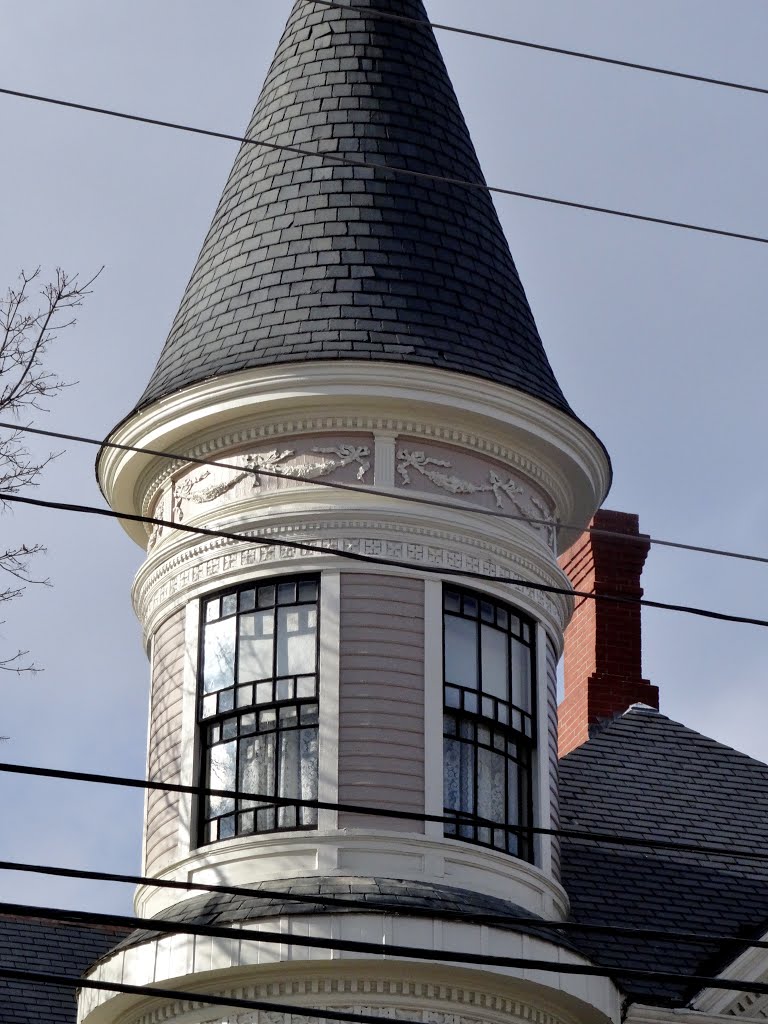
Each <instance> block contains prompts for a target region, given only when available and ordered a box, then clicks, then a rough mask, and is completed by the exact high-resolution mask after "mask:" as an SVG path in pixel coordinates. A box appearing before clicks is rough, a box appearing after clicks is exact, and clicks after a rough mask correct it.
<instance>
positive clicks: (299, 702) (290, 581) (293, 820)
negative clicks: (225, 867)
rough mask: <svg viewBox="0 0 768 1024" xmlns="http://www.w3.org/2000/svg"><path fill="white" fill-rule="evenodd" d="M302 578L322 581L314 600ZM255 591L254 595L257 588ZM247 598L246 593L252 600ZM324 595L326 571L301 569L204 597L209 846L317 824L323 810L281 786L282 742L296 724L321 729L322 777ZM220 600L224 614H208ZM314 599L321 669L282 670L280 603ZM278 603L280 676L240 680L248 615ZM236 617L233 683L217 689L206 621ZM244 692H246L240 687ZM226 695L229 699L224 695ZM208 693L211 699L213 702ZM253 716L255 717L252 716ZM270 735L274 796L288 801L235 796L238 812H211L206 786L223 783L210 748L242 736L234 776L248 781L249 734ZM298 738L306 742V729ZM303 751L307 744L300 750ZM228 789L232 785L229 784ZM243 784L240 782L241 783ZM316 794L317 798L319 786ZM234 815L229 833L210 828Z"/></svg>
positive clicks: (201, 830) (200, 831) (203, 808)
mask: <svg viewBox="0 0 768 1024" xmlns="http://www.w3.org/2000/svg"><path fill="white" fill-rule="evenodd" d="M302 584H309V585H312V586H313V587H314V595H315V596H314V597H313V598H307V599H303V600H302V599H300V598H299V595H300V589H299V588H300V587H301V585H302ZM281 586H293V587H294V588H295V595H296V600H294V601H283V602H280V601H279V600H278V597H279V588H280V587H281ZM269 588H274V590H275V598H274V602H273V603H272V604H269V605H268V604H259V600H258V599H259V591H260V590H268V589H269ZM251 594H253V595H254V596H253V598H251V597H250V596H249V595H251ZM244 598H245V600H244ZM320 598H321V575H320V573H301V574H295V575H288V576H278V577H268V578H264V579H257V580H250V581H248V582H246V583H242V584H238V585H236V586H231V587H227V588H225V589H222V590H218V591H215V592H212V593H209V594H205V595H204V596H203V597H202V598H201V599H200V602H199V622H200V626H199V638H198V656H197V683H196V694H195V728H196V744H197V756H196V760H197V768H198V779H199V788H200V790H201V792H200V794H199V796H198V799H197V801H196V822H197V824H196V829H195V831H196V834H197V845H198V846H208V845H211V844H216V843H219V842H226V841H227V840H230V839H238V838H243V837H249V836H250V837H253V836H262V835H268V834H273V833H280V832H295V831H311V830H314V829H317V827H318V822H317V809H316V808H306V807H301V806H300V804H301V801H302V799H303V798H302V797H301V796H299V797H297V798H296V802H295V803H291V802H289V803H287V804H286V803H284V802H283V797H282V795H281V794H280V792H279V789H280V756H281V755H280V749H281V742H280V741H281V737H282V736H283V735H284V734H287V733H289V732H293V731H301V732H304V731H307V730H310V729H311V730H314V749H315V755H314V756H315V761H316V764H315V777H316V779H317V778H318V777H319V770H318V768H319V764H318V763H317V762H319V713H320V692H321V689H320V686H321V684H320V630H321V609H320ZM216 601H218V602H220V608H221V611H222V613H223V614H220V615H219V616H215V617H214V618H212V619H209V618H208V615H207V612H208V609H209V607H210V606H211V605H212V604H213V603H214V602H216ZM225 602H227V603H228V604H229V607H230V610H229V611H228V612H226V613H224V607H225ZM232 603H234V609H233V610H232ZM312 606H314V608H315V611H316V621H315V663H314V672H313V673H305V674H298V675H284V676H278V675H277V667H278V666H277V659H278V643H279V641H278V626H277V615H278V609H280V608H302V607H312ZM269 607H272V608H274V611H275V625H274V631H273V637H272V675H271V677H270V679H262V680H259V681H256V680H251V681H249V682H241V681H240V679H239V667H240V666H239V658H240V651H239V649H240V644H239V643H238V640H239V638H240V637H241V635H245V634H241V632H240V622H239V620H240V618H241V616H244V615H249V614H253V613H255V612H258V611H264V610H266V609H267V608H269ZM232 618H234V619H236V620H237V621H236V624H235V639H234V666H233V682H232V685H230V686H225V687H222V688H221V689H218V690H213V691H212V692H206V690H205V643H206V624H207V623H208V622H209V621H210V622H216V621H223V620H225V619H232ZM310 678H312V679H314V693H313V694H311V695H306V696H298V690H299V680H308V679H310ZM286 681H289V682H291V683H292V686H291V694H290V695H289V696H285V695H281V693H280V690H279V684H280V683H285V682H286ZM267 684H269V685H270V686H271V698H270V699H268V700H262V699H259V694H258V691H257V687H261V686H266V685H267ZM249 689H250V691H251V696H250V700H247V699H246V698H247V696H248V695H247V693H246V694H243V691H247V690H249ZM238 691H240V692H238ZM222 697H223V698H224V699H223V700H222V699H221V698H222ZM212 698H213V700H214V701H215V711H213V712H211V700H212ZM206 700H207V701H208V702H209V704H208V706H207V707H206V704H205V702H206ZM293 711H295V720H293V721H291V720H290V719H291V712H293ZM270 714H273V715H274V727H273V728H270V727H269V726H268V725H266V726H264V727H262V723H266V722H267V721H268V718H269V715H270ZM249 719H253V720H254V721H253V722H250V721H249ZM232 722H234V723H235V725H236V729H235V731H232V730H233V726H232V725H231V724H230V723H232ZM225 726H229V735H227V736H225V735H224V729H225ZM217 728H218V729H219V734H218V739H212V736H213V735H214V734H215V730H216V729H217ZM256 736H259V737H266V736H274V742H273V749H272V757H273V758H274V761H273V765H272V777H273V790H272V794H271V795H272V796H273V797H274V798H280V803H279V804H278V803H270V802H268V801H264V802H261V801H260V802H259V803H258V805H257V804H256V803H255V802H254V801H247V800H236V801H233V804H234V807H233V810H231V811H226V812H224V813H221V814H210V813H209V801H208V798H207V797H206V796H205V794H204V792H203V790H205V789H207V788H214V789H216V788H219V787H218V786H212V785H211V784H210V772H211V761H210V751H211V750H212V749H213V748H214V747H215V746H216V745H217V744H218V743H219V742H225V741H230V740H236V741H237V748H236V755H235V768H234V778H235V780H236V782H238V781H239V780H240V770H241V758H242V757H243V756H244V753H243V744H242V743H241V741H242V740H247V739H249V738H252V737H256ZM297 742H299V743H300V742H301V736H300V737H299V739H298V741H297ZM299 754H300V750H299ZM227 788H228V787H227ZM233 788H234V789H239V786H238V785H235V786H234V787H233ZM312 799H317V794H316V793H315V794H314V796H313V797H312ZM255 812H260V813H261V815H262V820H263V819H264V817H266V816H267V815H268V814H269V815H271V817H272V820H273V825H272V827H257V826H258V819H257V817H256V813H255ZM249 814H251V815H252V816H253V827H252V828H245V827H243V822H244V820H245V816H246V815H249ZM226 818H233V819H234V829H233V830H232V831H231V832H229V831H227V834H225V835H222V834H221V826H220V825H218V826H217V828H216V830H215V832H216V835H215V837H213V838H212V837H211V832H212V830H211V829H209V825H210V824H211V822H213V821H217V822H221V821H222V820H223V819H226Z"/></svg>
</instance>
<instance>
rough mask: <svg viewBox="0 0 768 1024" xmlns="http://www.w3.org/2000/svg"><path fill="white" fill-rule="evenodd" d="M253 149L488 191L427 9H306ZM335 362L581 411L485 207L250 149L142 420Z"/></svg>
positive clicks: (401, 5)
mask: <svg viewBox="0 0 768 1024" xmlns="http://www.w3.org/2000/svg"><path fill="white" fill-rule="evenodd" d="M377 10H378V11H386V12H388V13H391V14H397V15H405V16H407V17H410V18H417V19H419V20H421V21H423V22H424V27H423V28H422V27H420V26H415V25H412V24H407V23H403V22H397V21H393V20H391V19H388V18H384V17H382V16H381V14H377V13H375V11H377ZM247 137H248V138H249V139H258V140H261V141H263V142H268V143H277V144H278V145H284V146H297V147H301V148H302V149H306V150H308V151H310V152H311V153H319V154H322V153H332V154H337V155H342V156H345V155H348V156H349V159H350V160H354V159H355V157H357V158H358V159H364V160H366V161H374V162H376V163H379V164H386V165H389V166H392V167H397V168H407V169H410V170H415V171H421V172H427V173H429V174H436V175H442V176H445V177H451V178H463V179H468V180H470V181H473V182H482V181H483V180H484V179H483V176H482V172H481V170H480V166H479V164H478V160H477V156H476V154H475V150H474V148H473V146H472V142H471V140H470V137H469V132H468V131H467V127H466V124H465V122H464V118H463V116H462V114H461V111H460V109H459V106H458V103H457V100H456V96H455V93H454V91H453V87H452V85H451V82H450V80H449V78H448V74H447V72H446V69H445V65H444V63H443V60H442V57H441V55H440V51H439V49H438V46H437V42H436V40H435V38H434V34H433V32H432V29H431V28H430V26H429V25H428V23H427V14H426V11H425V9H424V6H423V4H422V2H421V0H344V8H341V9H340V8H338V7H328V6H325V5H324V4H319V3H316V2H313V0H298V2H297V3H296V4H295V5H294V8H293V11H292V13H291V16H290V18H289V20H288V24H287V26H286V29H285V32H284V34H283V37H282V39H281V41H280V45H279V47H278V50H277V54H276V56H275V59H274V61H273V63H272V67H271V68H270V71H269V74H268V76H267V79H266V82H265V84H264V88H263V91H262V94H261V98H260V99H259V102H258V104H257V106H256V110H255V112H254V114H253V118H252V120H251V123H250V126H249V128H248V132H247ZM320 359H332V360H340V359H343V360H350V359H354V360H365V361H370V360H385V361H387V362H405V363H418V364H423V365H428V366H433V367H440V368H443V369H447V370H453V371H458V372H461V373H468V374H472V375H475V376H479V377H483V378H486V379H488V380H493V381H496V382H499V383H503V384H507V385H509V386H510V387H513V388H517V389H519V390H521V391H524V392H526V393H528V394H530V395H534V396H535V397H537V398H541V399H543V400H544V401H546V402H549V403H551V404H552V405H554V406H557V407H558V408H559V409H562V410H564V411H566V412H570V410H569V407H568V404H567V403H566V401H565V399H564V397H563V395H562V392H561V391H560V388H559V386H558V384H557V381H556V380H555V377H554V374H553V373H552V370H551V368H550V365H549V363H548V361H547V357H546V355H545V353H544V349H543V347H542V344H541V340H540V338H539V334H538V331H537V329H536V324H535V323H534V320H533V316H532V314H531V310H530V308H529V306H528V302H527V299H526V297H525V292H524V291H523V287H522V285H521V283H520V279H519V277H518V275H517V271H516V269H515V265H514V262H513V260H512V256H511V254H510V251H509V246H508V245H507V242H506V239H505V237H504V234H503V232H502V229H501V225H500V224H499V220H498V217H497V215H496V211H495V209H494V206H493V202H492V200H491V197H490V195H489V194H488V193H487V192H486V191H484V190H480V189H467V188H464V187H461V186H457V185H452V184H447V183H437V182H433V181H428V180H427V181H425V180H423V179H418V178H414V177H410V176H407V175H395V174H390V173H387V172H386V171H382V170H379V169H373V168H370V167H357V168H353V167H348V166H340V165H339V164H338V163H333V162H328V161H323V160H322V159H318V158H316V157H312V156H304V155H301V154H295V153H291V152H286V151H282V150H275V149H269V148H267V147H262V146H256V145H250V144H243V146H242V148H241V149H240V152H239V154H238V156H237V159H236V160H235V164H234V167H233V169H232V172H231V174H230V176H229V180H228V182H227V185H226V188H225V189H224V194H223V196H222V198H221V201H220V203H219V206H218V209H217V210H216V214H215V216H214V218H213V223H212V224H211V227H210V230H209V231H208V235H207V237H206V239H205V242H204V243H203V247H202V250H201V252H200V256H199V257H198V260H197V264H196V266H195V269H194V271H193V273H192V277H191V280H190V282H189V284H188V286H187V290H186V292H185V294H184V298H183V300H182V303H181V307H180V308H179V312H178V313H177V315H176V319H175V321H174V323H173V326H172V328H171V332H170V335H169V336H168V340H167V342H166V344H165V347H164V349H163V351H162V354H161V356H160V360H159V362H158V364H157V367H156V369H155V371H154V373H153V375H152V378H151V380H150V382H149V385H148V387H147V389H146V391H145V392H144V395H143V396H142V398H141V400H140V402H139V406H140V407H141V406H144V405H146V404H148V403H150V402H152V401H155V400H157V399H159V398H162V397H163V396H165V395H168V394H171V393H173V392H175V391H178V390H180V389H181V388H183V387H185V386H187V385H190V384H194V383H197V382H199V381H202V380H205V379H206V378H210V377H215V376H219V375H222V374H226V373H232V372H236V371H240V370H246V369H251V368H254V367H258V366H268V365H272V364H276V363H291V362H300V361H304V360H320Z"/></svg>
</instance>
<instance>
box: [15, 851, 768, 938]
mask: <svg viewBox="0 0 768 1024" xmlns="http://www.w3.org/2000/svg"><path fill="white" fill-rule="evenodd" d="M0 871H17V872H20V873H27V874H30V873H31V874H39V875H46V876H50V877H58V878H71V879H74V878H77V879H82V880H87V881H99V882H119V883H125V884H131V885H138V886H142V887H146V888H158V889H166V890H168V889H170V890H182V891H184V892H187V893H194V892H200V893H201V894H202V893H210V894H215V895H223V896H235V897H244V898H246V899H263V900H280V901H281V903H293V904H298V905H299V906H301V905H307V906H309V907H323V908H324V909H326V910H331V911H333V910H342V911H346V910H351V911H354V912H355V913H360V914H391V915H393V916H396V917H409V918H413V917H416V918H424V917H426V918H434V917H435V916H439V918H440V920H441V921H449V922H457V923H459V924H472V925H479V926H488V927H492V928H500V929H501V930H505V931H507V930H508V931H515V930H517V929H518V927H520V926H522V928H523V929H524V930H525V929H533V930H534V931H535V932H536V933H537V934H540V933H547V932H564V933H566V934H568V933H573V932H576V933H579V934H585V935H608V936H611V937H613V938H631V939H636V940H638V941H649V942H685V943H692V944H695V945H706V946H709V945H712V944H713V943H716V944H717V945H720V946H726V947H729V948H732V949H747V948H754V949H768V941H766V940H765V939H757V938H750V937H747V936H735V935H721V934H717V933H712V932H706V933H705V932H687V931H680V930H678V929H673V930H671V931H670V930H668V929H663V928H638V927H628V926H619V925H608V924H595V923H592V922H590V923H584V922H580V921H546V920H543V919H541V918H536V917H533V916H531V915H527V916H524V915H522V914H519V913H518V914H515V913H509V914H507V913H504V914H501V913H498V914H493V913H489V912H485V913H482V912H480V911H477V910H470V909H463V910H449V909H447V908H444V907H439V908H437V907H434V906H429V905H428V904H427V903H426V902H424V903H416V902H409V903H397V902H393V903H390V902H387V900H386V899H378V898H377V899H376V900H353V899H349V898H346V897H343V896H332V895H325V894H323V893H319V892H318V893H314V894H312V895H310V894H307V893H302V892H292V891H288V890H284V889H275V888H268V887H263V886H261V885H259V888H255V887H248V886H242V885H241V886H228V885H223V884H214V883H206V882H195V881H186V882H185V881H180V880H179V881H177V880H175V879H169V878H151V877H148V876H145V875H134V874H122V873H114V872H108V871H91V870H86V869H80V868H63V867H54V866H51V865H42V864H26V863H19V862H15V861H0ZM277 884H279V883H277ZM8 907H9V905H8V904H2V903H0V914H3V913H4V914H9V915H13V914H16V915H17V916H27V917H37V916H40V917H45V918H50V917H56V918H58V919H66V920H69V918H67V917H66V916H65V917H64V918H62V914H63V915H75V916H76V918H77V919H81V918H82V919H83V920H86V919H87V918H88V917H89V914H90V912H89V911H80V910H78V911H70V910H66V911H62V910H60V909H49V910H45V909H43V908H40V907H39V906H38V907H24V908H23V911H24V912H23V913H19V912H18V910H17V909H8ZM72 920H75V917H73V918H72ZM157 920H158V918H154V917H153V918H147V919H141V923H140V924H136V925H131V927H135V928H139V927H140V928H146V930H148V931H152V930H153V925H154V923H155V921H157ZM257 920H261V919H256V918H252V919H250V923H255V922H256V921H257ZM174 924H175V929H174V930H176V931H185V930H186V929H185V927H184V922H175V923H174ZM157 930H162V929H157ZM166 930H170V928H169V929H166ZM333 948H334V949H336V948H339V949H341V948H346V946H337V945H336V944H334V946H333Z"/></svg>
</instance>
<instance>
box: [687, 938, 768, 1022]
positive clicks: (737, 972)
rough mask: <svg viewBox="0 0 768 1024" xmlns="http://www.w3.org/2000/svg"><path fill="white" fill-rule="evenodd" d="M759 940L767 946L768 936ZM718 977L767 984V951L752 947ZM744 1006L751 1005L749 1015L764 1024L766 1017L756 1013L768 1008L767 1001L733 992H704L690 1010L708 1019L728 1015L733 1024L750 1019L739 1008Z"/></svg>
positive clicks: (755, 996) (708, 989)
mask: <svg viewBox="0 0 768 1024" xmlns="http://www.w3.org/2000/svg"><path fill="white" fill-rule="evenodd" d="M760 939H761V941H763V942H765V941H766V939H768V933H765V934H764V935H761V936H760ZM745 941H746V940H745ZM718 977H719V978H724V979H727V980H729V981H732V980H742V981H761V982H765V981H766V980H768V950H766V949H760V948H759V947H755V946H751V947H750V948H749V949H746V950H745V951H744V952H743V953H741V954H739V956H737V957H735V958H734V959H733V960H732V961H731V962H730V963H729V964H728V966H727V967H726V968H725V969H724V970H722V971H721V972H720V973H719V974H718ZM744 1002H746V1003H748V1004H749V1011H751V1012H752V1013H753V1015H754V1016H755V1017H758V1016H759V1017H760V1018H761V1019H762V1020H763V1022H764V1021H765V1019H766V1016H765V1014H763V1013H762V1012H761V1013H759V1014H758V1013H755V1012H754V1011H755V1008H756V1007H757V1006H758V1005H760V1006H762V1007H766V1004H768V997H766V996H764V995H763V996H761V995H753V994H749V993H744V992H738V991H734V990H733V989H730V990H728V989H718V988H705V989H702V991H701V992H699V993H698V995H697V996H696V997H695V998H694V999H692V1000H691V1006H692V1007H694V1008H695V1009H696V1010H700V1011H702V1013H703V1014H706V1015H707V1016H712V1015H718V1014H720V1015H723V1014H725V1015H727V1016H728V1017H729V1018H730V1019H731V1020H733V1019H734V1018H737V1019H739V1020H742V1019H743V1018H744V1017H748V1016H750V1012H747V1011H746V1010H744V1009H741V1007H740V1006H739V1004H740V1003H742V1004H743V1003H744ZM699 1019H701V1016H699Z"/></svg>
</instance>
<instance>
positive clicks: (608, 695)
mask: <svg viewBox="0 0 768 1024" xmlns="http://www.w3.org/2000/svg"><path fill="white" fill-rule="evenodd" d="M590 526H591V527H592V528H593V530H595V531H610V532H611V533H615V534H631V535H632V537H633V538H637V539H630V538H627V537H624V536H616V537H611V536H604V535H603V534H602V533H598V532H587V533H584V534H582V536H581V537H580V538H579V539H578V540H577V541H576V543H575V544H574V545H573V547H572V548H571V549H570V550H569V551H568V552H566V554H565V555H563V557H562V558H561V559H560V567H561V568H562V569H563V571H564V572H565V573H566V575H567V576H568V577H569V579H570V580H571V584H572V586H573V588H574V590H578V591H582V592H585V593H590V594H596V595H600V596H603V597H607V596H610V595H614V594H620V595H622V596H629V597H634V598H639V597H642V595H643V589H642V587H641V586H640V576H641V574H642V571H643V565H644V564H645V559H646V556H647V554H648V550H649V548H650V541H649V538H648V537H647V536H645V535H644V534H641V533H640V526H639V521H638V517H637V516H636V515H632V514H630V513H627V512H612V511H609V510H608V509H601V511H600V512H598V513H597V515H596V516H595V518H594V519H593V520H592V522H591V523H590ZM637 703H642V704H649V705H650V706H651V707H655V708H658V706H659V691H658V687H656V686H652V685H651V684H650V683H649V681H648V680H647V679H643V672H642V625H641V607H640V605H638V604H629V603H622V602H612V601H607V600H597V601H594V600H591V599H589V598H582V599H579V598H577V599H576V603H575V610H574V613H573V618H572V619H571V622H570V624H569V626H568V628H567V629H566V631H565V697H564V699H563V701H562V703H561V704H560V707H559V709H558V718H559V732H560V756H561V757H562V756H563V755H564V754H567V753H568V752H569V751H571V750H573V749H574V748H575V747H578V746H581V744H582V743H585V742H586V741H587V740H588V739H589V735H590V729H591V730H594V729H595V728H596V727H598V726H599V725H600V723H601V722H603V721H605V720H606V719H612V718H615V717H616V716H618V715H620V714H622V713H623V712H624V711H626V710H627V708H628V707H629V706H630V705H631V704H637Z"/></svg>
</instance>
